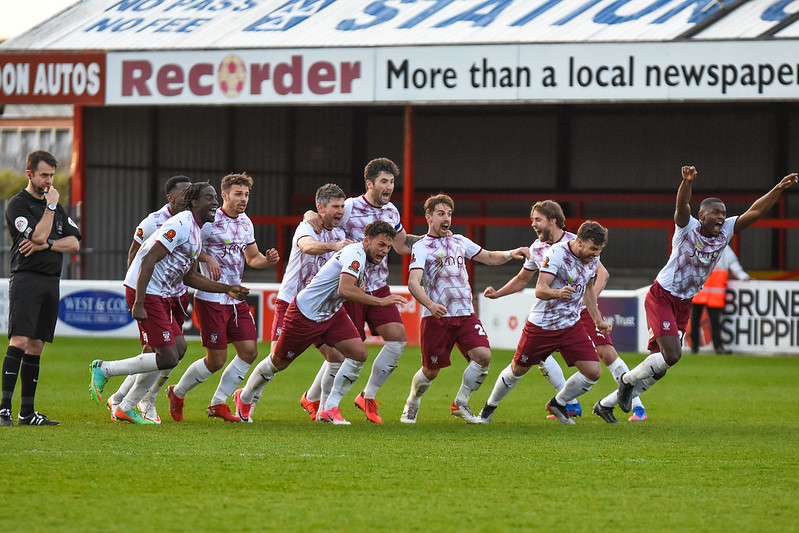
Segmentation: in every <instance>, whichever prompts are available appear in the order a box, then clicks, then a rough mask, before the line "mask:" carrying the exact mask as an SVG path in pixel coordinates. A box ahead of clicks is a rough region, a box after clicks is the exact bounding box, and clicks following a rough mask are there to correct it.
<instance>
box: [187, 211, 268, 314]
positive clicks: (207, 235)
mask: <svg viewBox="0 0 799 533" xmlns="http://www.w3.org/2000/svg"><path fill="white" fill-rule="evenodd" d="M202 239H203V250H205V253H207V254H208V255H210V256H211V257H213V258H214V259H215V260H216V262H217V263H218V264H219V270H220V271H221V276H220V278H219V279H218V280H217V281H219V282H220V283H225V284H227V285H241V277H242V276H243V275H244V264H245V263H246V262H247V260H246V259H245V256H244V251H245V250H246V249H247V246H249V245H250V244H252V243H254V242H255V230H254V229H253V226H252V221H251V220H250V218H249V217H248V216H247V215H245V214H244V213H241V214H240V215H238V216H237V217H235V218H234V217H231V216H230V215H228V214H227V213H225V212H224V211H223V210H222V209H221V208H220V209H217V210H216V217H215V219H214V221H213V222H211V223H209V224H205V225H203V228H202ZM200 272H202V274H203V275H204V276H205V277H207V278H210V277H211V276H210V275H209V273H208V267H207V266H206V265H205V263H200ZM196 297H197V298H199V299H200V300H206V301H209V302H217V303H220V304H223V305H236V304H237V303H239V300H236V299H235V298H232V297H231V296H229V295H227V294H224V293H219V292H205V291H197V296H196Z"/></svg>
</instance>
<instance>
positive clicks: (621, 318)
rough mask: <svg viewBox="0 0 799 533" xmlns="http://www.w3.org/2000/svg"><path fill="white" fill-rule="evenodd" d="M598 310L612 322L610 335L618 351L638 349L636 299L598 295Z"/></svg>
mask: <svg viewBox="0 0 799 533" xmlns="http://www.w3.org/2000/svg"><path fill="white" fill-rule="evenodd" d="M599 310H600V311H602V315H603V316H604V317H605V320H606V321H608V322H610V323H611V324H613V331H611V332H610V337H611V338H612V339H613V346H615V347H616V350H617V351H619V352H637V351H638V320H639V317H638V299H637V298H636V297H635V296H630V297H629V298H603V297H602V296H600V297H599Z"/></svg>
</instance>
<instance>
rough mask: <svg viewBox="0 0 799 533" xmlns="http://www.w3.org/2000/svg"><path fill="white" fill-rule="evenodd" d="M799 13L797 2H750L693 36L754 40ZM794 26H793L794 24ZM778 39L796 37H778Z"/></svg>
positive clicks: (758, 0) (757, 0) (796, 0)
mask: <svg viewBox="0 0 799 533" xmlns="http://www.w3.org/2000/svg"><path fill="white" fill-rule="evenodd" d="M798 11H799V0H793V1H788V2H787V3H786V2H784V1H783V2H775V0H750V1H749V2H747V3H746V4H744V5H743V6H741V7H740V8H738V9H736V10H735V11H733V12H732V13H730V14H729V15H728V16H726V17H724V18H723V19H721V20H719V21H718V22H716V23H715V24H713V25H712V26H710V27H708V28H707V29H705V30H703V31H701V32H700V33H698V34H697V35H695V36H694V38H695V39H755V38H757V37H760V36H761V35H763V34H764V33H766V32H767V31H769V30H771V29H772V28H773V27H774V26H776V25H777V24H779V23H780V22H782V20H783V19H784V18H786V17H788V16H790V15H792V14H794V13H796V12H798ZM794 26H795V24H794ZM779 37H797V35H796V29H794V35H779Z"/></svg>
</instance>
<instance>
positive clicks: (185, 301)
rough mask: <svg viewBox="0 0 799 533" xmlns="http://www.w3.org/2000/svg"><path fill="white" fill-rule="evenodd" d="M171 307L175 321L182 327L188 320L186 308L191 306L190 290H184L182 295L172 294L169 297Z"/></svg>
mask: <svg viewBox="0 0 799 533" xmlns="http://www.w3.org/2000/svg"><path fill="white" fill-rule="evenodd" d="M168 300H169V305H170V308H171V309H172V318H173V319H174V320H175V322H177V323H178V325H179V326H180V327H183V323H184V322H185V321H186V317H187V315H186V309H188V308H189V301H191V298H189V291H186V292H184V293H183V294H181V295H180V296H170V297H169V298H168Z"/></svg>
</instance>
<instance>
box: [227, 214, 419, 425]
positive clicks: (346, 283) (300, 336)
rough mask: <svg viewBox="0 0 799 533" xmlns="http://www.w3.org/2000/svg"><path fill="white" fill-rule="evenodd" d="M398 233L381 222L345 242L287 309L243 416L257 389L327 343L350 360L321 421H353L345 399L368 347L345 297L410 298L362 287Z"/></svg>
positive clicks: (388, 303)
mask: <svg viewBox="0 0 799 533" xmlns="http://www.w3.org/2000/svg"><path fill="white" fill-rule="evenodd" d="M396 236H397V231H396V230H395V229H394V228H393V227H392V226H391V225H390V224H389V223H387V222H383V221H376V222H372V223H371V224H368V225H367V226H366V228H365V229H364V237H363V241H361V242H357V243H353V244H350V245H348V246H345V247H344V248H342V249H341V250H339V251H338V252H336V253H335V254H333V256H332V257H331V258H330V259H329V260H328V262H327V263H325V265H324V266H323V267H322V268H321V269H320V270H319V272H318V273H317V274H316V276H314V277H313V279H312V280H311V282H310V283H309V284H308V286H307V287H305V288H304V289H302V290H301V291H300V292H299V293H297V296H296V297H295V298H294V300H293V301H292V302H291V304H290V305H289V307H288V309H286V315H285V317H284V319H283V329H282V331H281V332H280V336H279V337H278V340H277V345H276V346H275V348H274V350H273V353H272V354H271V355H270V356H269V357H267V358H266V359H265V360H264V363H262V364H259V365H258V370H259V371H258V372H253V373H252V374H251V375H250V378H249V379H248V380H247V385H245V386H244V389H242V391H241V393H240V394H239V395H238V402H237V406H238V408H239V409H240V411H241V413H242V415H243V416H244V417H246V418H249V416H250V413H249V411H250V408H251V406H252V400H253V396H254V394H255V390H256V389H259V388H263V386H264V385H266V383H268V382H269V381H271V380H272V378H273V377H275V374H276V373H277V372H279V371H281V370H284V369H286V368H287V367H288V366H289V365H290V364H291V362H292V361H293V360H294V359H295V358H296V357H297V356H299V355H300V354H302V353H303V352H304V351H305V350H306V349H307V348H308V347H309V346H311V344H320V343H323V344H326V345H328V346H332V347H334V348H336V349H337V350H338V351H340V352H341V353H342V354H344V357H345V360H344V363H342V365H341V369H340V370H339V372H338V374H336V378H335V381H334V382H333V388H332V390H331V391H330V395H329V396H328V397H327V399H326V401H325V404H324V405H320V407H319V414H318V419H319V420H321V421H323V422H331V423H333V424H349V422H348V421H346V420H345V419H344V418H343V417H342V415H341V411H340V409H339V407H338V406H339V403H340V402H341V398H343V397H344V395H345V394H346V393H347V392H349V390H350V388H352V385H353V384H354V383H355V381H357V379H358V376H359V375H360V373H361V369H362V368H363V364H364V362H366V355H367V354H366V346H365V345H364V344H363V340H362V339H361V336H360V334H359V332H358V330H357V329H355V325H354V324H353V323H352V320H351V319H350V317H349V316H348V315H347V313H346V312H345V311H344V309H343V307H342V305H343V304H344V301H345V300H350V301H355V302H358V303H361V304H363V305H373V306H382V307H394V306H396V305H403V304H405V303H407V302H406V300H405V298H403V297H402V296H399V295H396V294H388V295H386V296H383V297H377V296H374V295H371V294H368V293H366V292H364V291H363V290H362V289H361V285H362V283H363V282H364V279H365V276H366V270H367V268H368V266H371V265H379V264H380V263H381V262H382V261H383V260H384V259H385V257H386V255H388V252H389V250H390V249H391V246H392V243H393V242H394V239H395V238H396Z"/></svg>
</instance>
